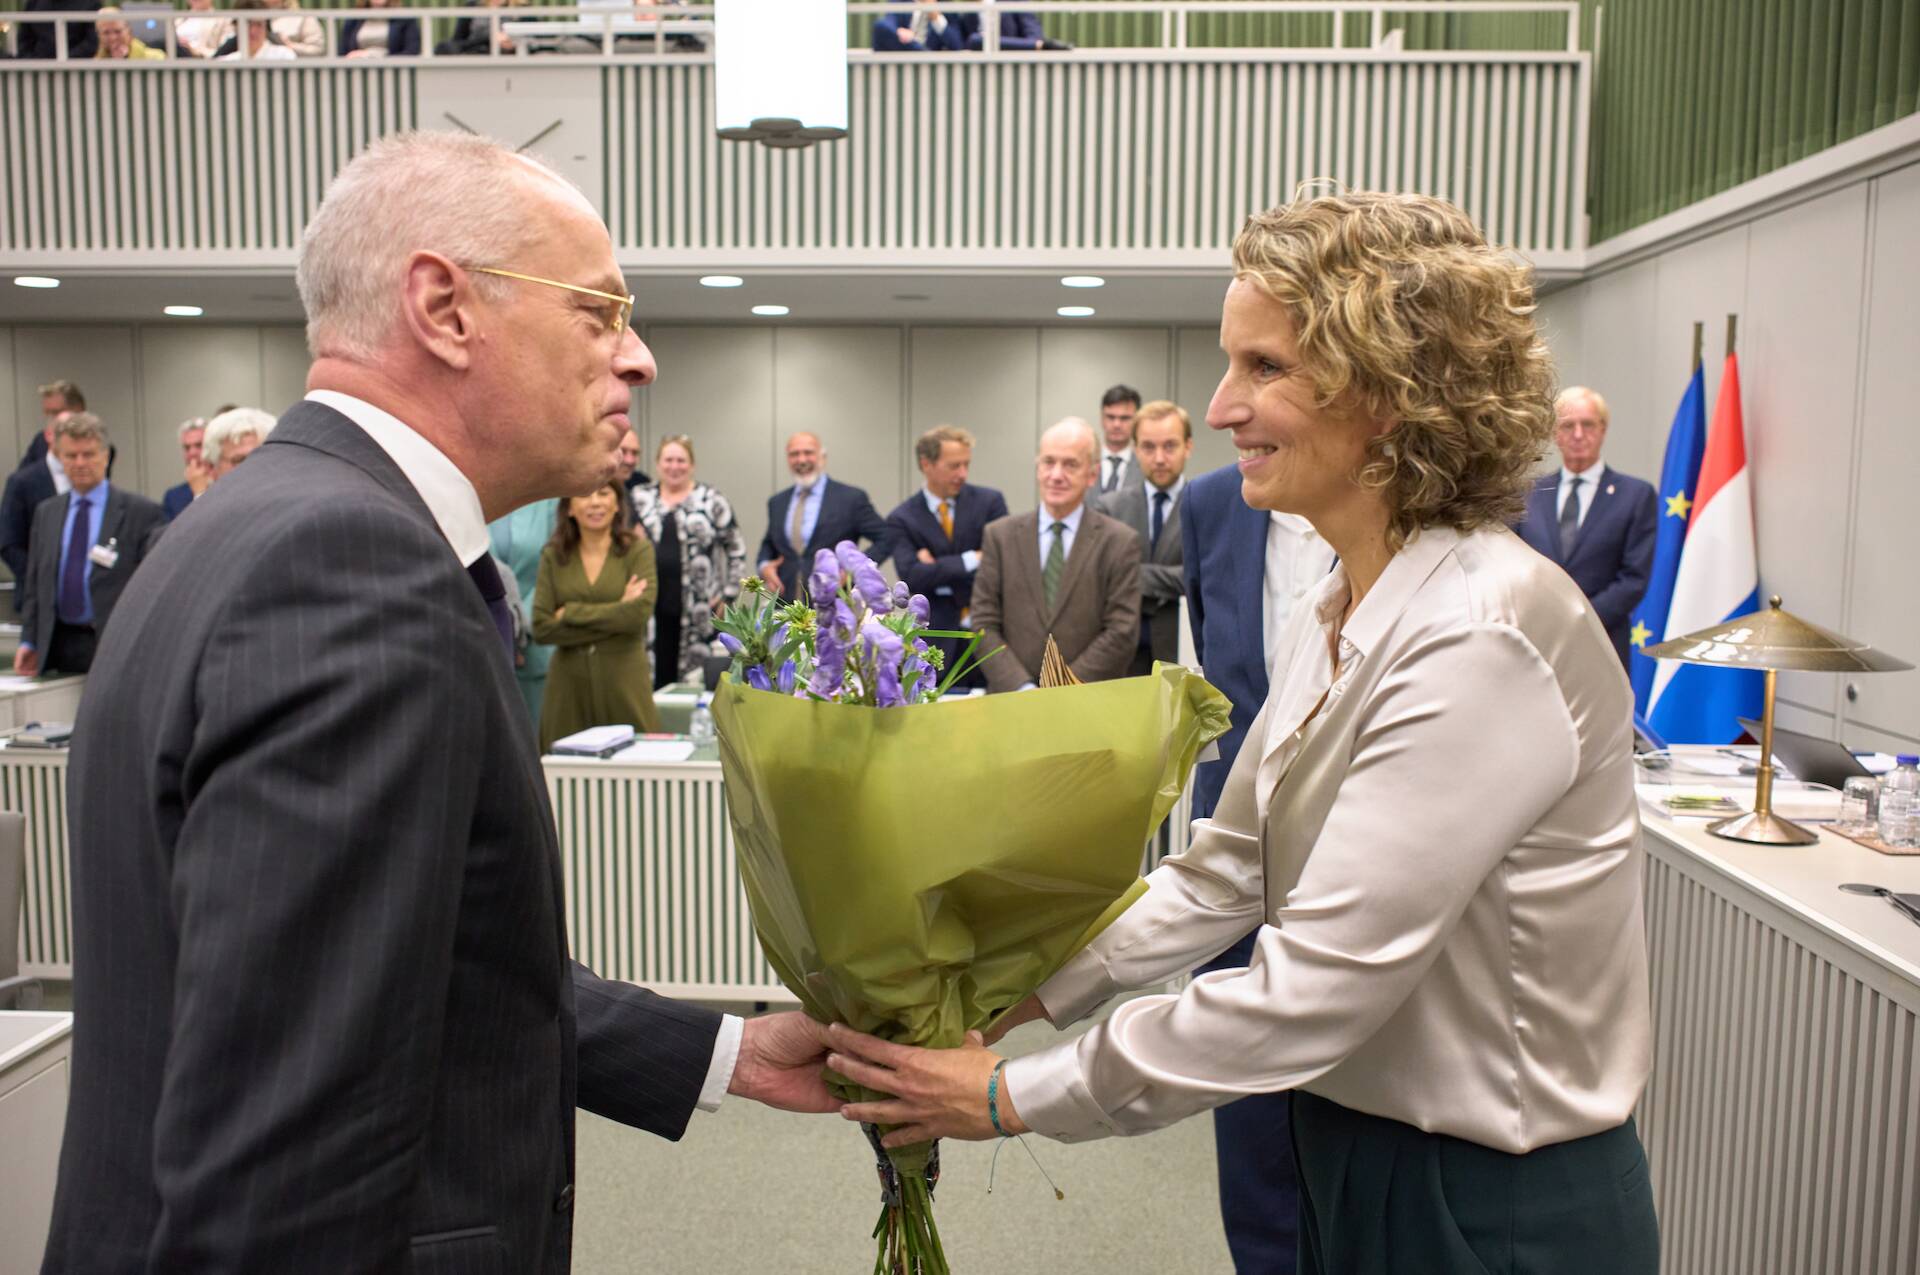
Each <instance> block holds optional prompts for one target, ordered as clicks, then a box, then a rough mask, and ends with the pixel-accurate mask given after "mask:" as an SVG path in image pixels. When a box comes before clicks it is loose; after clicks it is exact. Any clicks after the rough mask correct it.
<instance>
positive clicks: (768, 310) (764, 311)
mask: <svg viewBox="0 0 1920 1275" xmlns="http://www.w3.org/2000/svg"><path fill="white" fill-rule="evenodd" d="M753 312H754V313H755V314H760V315H765V316H766V317H767V318H769V319H773V318H778V317H779V316H781V315H783V314H786V313H787V312H788V311H787V307H785V306H783V305H757V306H755V307H753Z"/></svg>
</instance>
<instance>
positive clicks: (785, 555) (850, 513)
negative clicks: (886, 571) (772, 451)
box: [759, 431, 887, 598]
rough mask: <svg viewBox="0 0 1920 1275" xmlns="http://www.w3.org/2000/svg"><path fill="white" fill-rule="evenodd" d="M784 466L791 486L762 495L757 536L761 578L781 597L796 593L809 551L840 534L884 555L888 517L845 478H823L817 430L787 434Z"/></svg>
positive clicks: (823, 460) (840, 537)
mask: <svg viewBox="0 0 1920 1275" xmlns="http://www.w3.org/2000/svg"><path fill="white" fill-rule="evenodd" d="M787 472H789V473H791V474H792V475H793V486H791V487H788V488H786V489H785V490H784V491H776V492H775V493H773V495H772V496H770V497H768V498H767V534H766V535H764V536H762V537H761V538H760V554H759V566H760V578H761V579H762V580H765V581H766V582H767V587H768V588H769V589H772V590H773V591H774V593H775V594H777V595H778V596H780V597H783V598H791V597H793V596H795V594H796V593H797V591H798V590H799V588H800V581H801V579H802V578H803V577H804V576H805V575H806V573H807V572H809V571H811V570H812V569H813V555H814V554H815V553H817V552H819V551H820V550H822V549H831V548H833V546H835V545H837V544H839V543H840V542H841V541H842V540H851V541H853V542H854V543H856V544H858V543H859V542H860V541H862V540H864V541H866V542H867V544H868V546H869V547H868V549H867V553H868V554H869V555H870V556H871V557H872V558H873V559H874V561H876V562H877V561H879V560H880V559H882V558H884V557H886V556H887V523H886V520H885V519H883V518H882V517H881V516H880V514H879V513H878V511H876V510H875V509H874V507H873V502H872V501H871V500H869V499H867V493H866V492H865V491H864V490H862V489H861V488H859V487H855V486H853V485H851V484H849V483H836V482H832V481H830V480H829V479H828V478H827V451H826V448H824V447H822V446H821V445H820V438H819V436H818V435H817V434H809V433H806V432H804V431H802V432H801V433H798V434H795V435H794V436H793V437H792V438H789V439H788V440H787Z"/></svg>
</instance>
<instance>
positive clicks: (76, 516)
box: [53, 492, 93, 624]
mask: <svg viewBox="0 0 1920 1275" xmlns="http://www.w3.org/2000/svg"><path fill="white" fill-rule="evenodd" d="M92 506H93V493H92V492H88V493H87V494H86V495H84V496H82V495H78V494H76V495H75V496H74V498H73V531H72V532H71V533H70V534H69V535H68V536H67V560H66V562H64V563H62V564H61V567H60V595H59V596H58V597H57V598H55V599H54V606H53V613H54V615H55V616H56V617H57V618H58V619H59V621H60V623H62V624H86V623H89V622H90V621H91V620H92V619H93V613H92V612H91V611H90V610H89V609H88V607H87V550H88V549H89V548H91V547H92V546H91V544H90V541H91V537H89V536H88V535H87V528H88V526H89V524H90V522H91V521H92V520H91V519H90V518H89V517H88V514H90V513H91V512H92Z"/></svg>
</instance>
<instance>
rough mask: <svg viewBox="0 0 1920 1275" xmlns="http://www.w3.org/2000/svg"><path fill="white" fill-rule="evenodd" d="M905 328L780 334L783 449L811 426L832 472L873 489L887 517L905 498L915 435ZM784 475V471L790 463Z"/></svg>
mask: <svg viewBox="0 0 1920 1275" xmlns="http://www.w3.org/2000/svg"><path fill="white" fill-rule="evenodd" d="M904 344H905V339H904V335H903V333H902V332H901V330H900V329H899V328H891V327H888V328H778V329H776V330H775V331H774V334H773V425H774V435H775V438H776V440H777V441H778V443H779V444H780V445H781V446H783V447H784V445H785V442H786V439H787V437H788V436H789V435H791V434H793V433H794V432H796V431H798V430H808V431H811V432H812V433H814V434H816V435H818V436H819V438H820V440H821V443H822V445H823V446H825V447H826V449H827V472H828V474H830V475H831V476H832V477H834V478H837V479H839V480H840V481H841V482H847V483H852V484H853V485H854V486H856V487H864V488H866V491H867V495H868V496H870V497H872V499H873V503H874V506H875V507H876V508H877V509H879V511H880V516H881V517H883V518H884V517H885V516H886V515H887V512H888V511H889V510H891V509H892V508H893V507H894V506H895V505H896V504H898V503H899V493H900V492H901V491H903V490H904V489H905V484H906V481H907V471H908V470H909V469H910V468H911V467H912V462H911V461H910V460H909V459H907V454H908V453H910V452H911V451H912V449H913V440H912V438H911V437H910V436H908V435H907V433H906V431H905V429H904V428H902V425H901V401H900V379H901V375H902V360H901V350H902V347H903V346H904ZM783 475H784V469H783Z"/></svg>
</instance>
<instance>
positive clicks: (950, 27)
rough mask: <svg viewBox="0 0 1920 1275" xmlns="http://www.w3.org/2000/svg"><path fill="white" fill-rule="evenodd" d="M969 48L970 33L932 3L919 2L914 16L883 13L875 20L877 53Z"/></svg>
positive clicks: (924, 0)
mask: <svg viewBox="0 0 1920 1275" xmlns="http://www.w3.org/2000/svg"><path fill="white" fill-rule="evenodd" d="M966 47H967V32H966V30H965V28H963V27H962V26H961V24H960V23H958V22H955V21H951V20H949V19H948V18H947V16H946V15H945V14H943V13H941V12H940V10H938V9H936V8H934V6H933V3H932V0H920V4H919V6H918V7H917V8H915V9H914V11H913V12H912V13H883V14H881V15H880V16H879V17H877V18H875V19H874V20H873V51H874V52H875V53H927V52H953V51H955V50H959V49H964V48H966Z"/></svg>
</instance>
